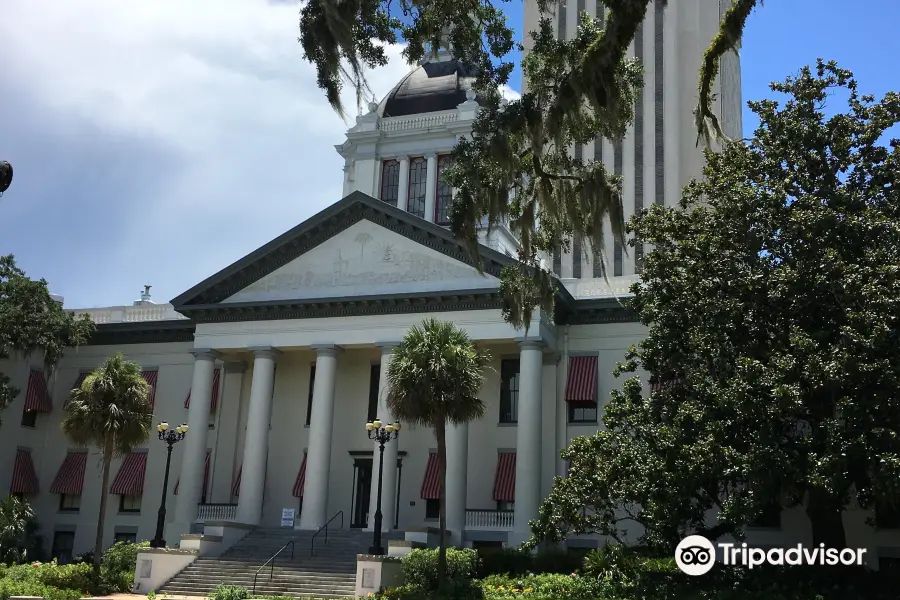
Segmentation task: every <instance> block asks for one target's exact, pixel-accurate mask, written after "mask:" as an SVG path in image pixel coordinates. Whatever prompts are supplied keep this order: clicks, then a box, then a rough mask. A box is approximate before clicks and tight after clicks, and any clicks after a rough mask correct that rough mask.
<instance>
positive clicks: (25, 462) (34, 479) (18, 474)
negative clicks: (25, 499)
mask: <svg viewBox="0 0 900 600" xmlns="http://www.w3.org/2000/svg"><path fill="white" fill-rule="evenodd" d="M38 487H39V486H38V476H37V471H35V470H34V462H32V460H31V450H23V449H22V448H19V449H18V450H16V462H15V464H13V476H12V483H11V484H10V486H9V493H10V494H37V493H38Z"/></svg>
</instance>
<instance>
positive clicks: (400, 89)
mask: <svg viewBox="0 0 900 600" xmlns="http://www.w3.org/2000/svg"><path fill="white" fill-rule="evenodd" d="M474 81H475V78H474V77H473V76H471V75H470V74H469V73H468V72H467V71H466V69H465V67H464V66H463V65H462V63H461V62H459V61H458V60H456V59H455V58H449V59H447V60H437V61H433V62H426V63H424V64H422V65H421V66H419V67H418V68H417V69H414V70H412V71H410V72H409V74H407V75H406V76H405V77H404V78H403V79H401V80H400V83H398V84H397V85H396V86H395V87H394V89H392V90H391V91H390V92H388V94H387V96H385V97H384V99H383V100H382V101H381V103H380V104H379V105H378V116H379V117H403V116H407V115H418V114H422V113H430V112H436V111H440V110H452V109H454V108H456V107H457V106H458V105H460V104H462V103H463V102H465V101H466V91H468V90H469V89H471V87H472V84H473V83H474ZM478 100H479V99H478V98H476V102H477V101H478Z"/></svg>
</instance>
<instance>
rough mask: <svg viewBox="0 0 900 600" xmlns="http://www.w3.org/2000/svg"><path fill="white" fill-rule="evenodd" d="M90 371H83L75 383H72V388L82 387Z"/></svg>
mask: <svg viewBox="0 0 900 600" xmlns="http://www.w3.org/2000/svg"><path fill="white" fill-rule="evenodd" d="M90 374H91V372H90V371H82V372H81V373H79V374H78V377H76V378H75V383H73V384H72V389H73V390H77V389H78V388H80V387H81V384H82V383H84V380H85V379H87V376H88V375H90Z"/></svg>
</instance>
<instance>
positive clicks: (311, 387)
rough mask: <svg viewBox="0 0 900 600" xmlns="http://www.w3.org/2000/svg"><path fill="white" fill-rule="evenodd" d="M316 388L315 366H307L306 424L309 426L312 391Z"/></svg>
mask: <svg viewBox="0 0 900 600" xmlns="http://www.w3.org/2000/svg"><path fill="white" fill-rule="evenodd" d="M315 387H316V365H314V364H313V365H310V366H309V399H308V400H307V401H306V424H307V426H308V425H309V418H310V417H311V416H312V401H313V390H314V389H315Z"/></svg>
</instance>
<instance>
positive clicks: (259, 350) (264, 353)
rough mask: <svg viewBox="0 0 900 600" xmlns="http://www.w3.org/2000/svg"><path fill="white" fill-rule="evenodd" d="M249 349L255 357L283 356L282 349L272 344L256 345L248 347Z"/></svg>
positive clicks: (273, 358) (273, 357) (275, 357)
mask: <svg viewBox="0 0 900 600" xmlns="http://www.w3.org/2000/svg"><path fill="white" fill-rule="evenodd" d="M247 350H249V351H250V352H252V353H253V358H271V359H272V360H276V359H278V357H279V356H281V350H279V349H278V348H274V347H272V346H254V347H252V348H247Z"/></svg>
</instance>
